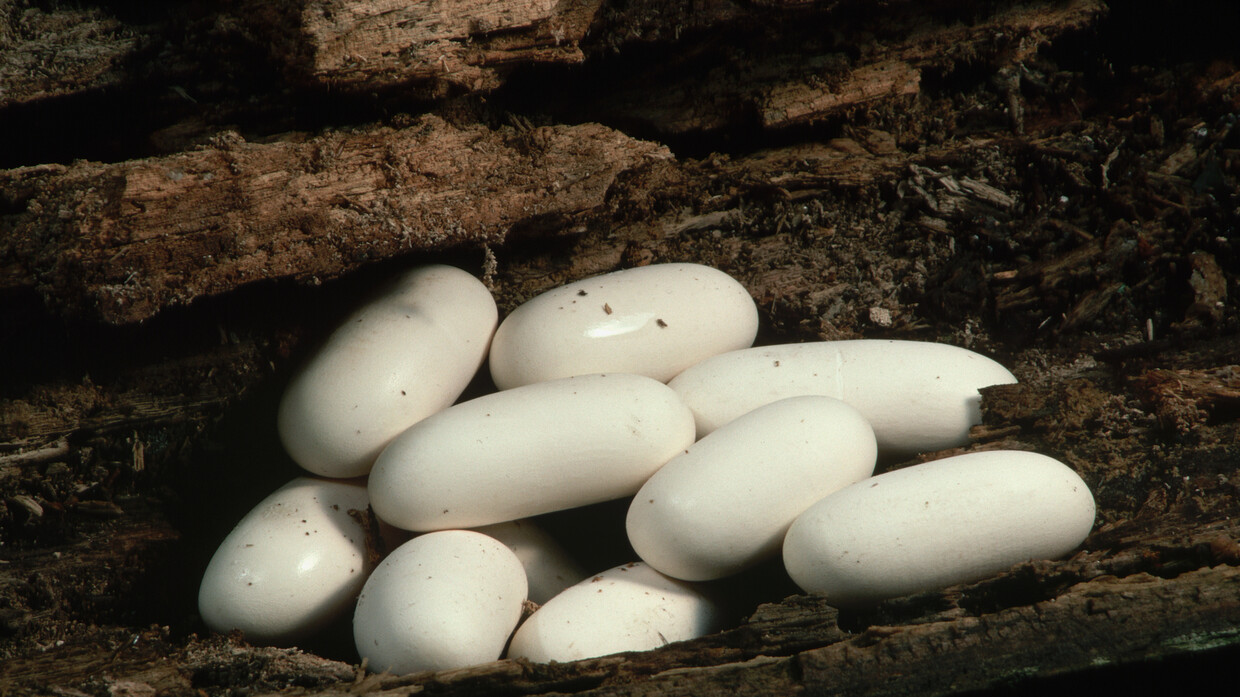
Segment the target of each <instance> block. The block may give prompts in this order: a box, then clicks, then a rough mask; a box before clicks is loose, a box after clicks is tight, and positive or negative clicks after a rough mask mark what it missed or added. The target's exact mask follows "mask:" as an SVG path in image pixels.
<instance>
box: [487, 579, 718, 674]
mask: <svg viewBox="0 0 1240 697" xmlns="http://www.w3.org/2000/svg"><path fill="white" fill-rule="evenodd" d="M724 623H725V617H724V612H723V611H722V610H721V608H720V606H719V605H718V604H717V603H716V602H715V601H713V600H712V599H711V598H710V597H709V596H707V595H705V594H704V593H702V592H701V591H700V590H699V589H697V588H695V587H694V586H693V585H691V584H687V583H684V582H682V581H677V580H675V579H671V578H668V577H667V576H664V575H663V574H660V573H659V572H657V571H655V570H654V569H652V568H650V567H649V566H647V565H645V564H642V563H640V562H639V563H634V564H626V565H624V566H618V567H615V568H613V569H608V570H607V571H604V572H603V573H601V574H598V575H597V576H593V577H591V578H588V579H586V580H585V581H582V582H581V583H578V584H577V585H575V586H573V587H572V588H569V589H568V590H566V591H564V592H563V593H561V594H559V595H557V596H556V597H554V598H552V599H551V600H550V601H548V602H547V604H546V605H543V606H542V607H541V608H539V609H538V610H537V611H536V612H535V613H534V614H533V615H530V617H529V618H528V619H526V620H525V622H524V623H523V624H522V625H521V627H520V628H519V629H518V630H517V633H516V634H514V635H513V637H512V644H511V645H509V647H508V657H509V658H525V659H527V660H530V661H535V662H537V663H547V662H550V661H559V662H565V661H576V660H581V659H583V658H594V657H596V656H605V655H608V654H612V653H619V652H621V651H646V650H649V649H655V648H658V647H660V646H663V645H665V644H669V643H671V642H673V641H684V640H687V639H694V638H697V637H700V636H705V635H707V634H710V633H711V632H715V631H718V630H720V629H722V628H723V627H724Z"/></svg>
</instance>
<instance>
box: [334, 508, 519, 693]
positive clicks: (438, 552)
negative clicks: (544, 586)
mask: <svg viewBox="0 0 1240 697" xmlns="http://www.w3.org/2000/svg"><path fill="white" fill-rule="evenodd" d="M525 592H526V581H525V570H524V569H523V568H522V567H521V562H520V561H519V560H518V559H517V557H516V555H515V554H513V553H512V550H510V549H508V548H507V547H505V546H504V545H503V544H502V543H500V542H499V541H497V540H495V539H492V538H490V537H488V536H486V535H483V534H482V533H478V532H472V531H468V530H445V531H442V532H434V533H429V534H426V535H420V536H418V537H415V538H413V539H412V540H410V541H409V542H406V543H405V544H403V545H401V546H400V547H398V548H397V549H396V550H395V551H393V552H392V553H391V554H389V555H388V557H387V558H386V559H384V560H383V562H382V563H381V564H379V567H378V568H377V569H375V571H374V573H373V574H371V576H370V579H369V580H367V581H366V587H365V588H363V589H362V594H361V597H359V598H358V600H357V610H356V611H355V612H354V614H353V640H354V643H355V644H356V645H357V652H358V654H359V655H361V656H362V658H365V659H366V660H367V663H368V665H369V668H370V670H373V671H375V672H383V671H388V672H391V673H394V674H397V675H401V674H405V673H413V672H417V671H422V670H448V669H452V668H463V667H465V666H470V665H475V664H478V663H487V662H489V661H494V660H496V659H498V658H499V657H500V654H501V653H503V651H504V644H505V643H507V641H508V637H509V636H510V635H511V634H512V630H513V628H514V627H516V626H517V622H518V621H519V620H520V619H521V607H522V604H523V603H524V602H525Z"/></svg>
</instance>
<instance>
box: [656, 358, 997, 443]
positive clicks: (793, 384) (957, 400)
mask: <svg viewBox="0 0 1240 697" xmlns="http://www.w3.org/2000/svg"><path fill="white" fill-rule="evenodd" d="M1013 382H1016V378H1015V377H1014V376H1013V375H1012V373H1011V372H1009V371H1008V369H1007V368H1004V367H1003V366H1001V365H999V364H998V363H996V362H995V361H993V360H991V359H989V358H986V357H985V356H981V355H979V354H976V353H973V352H972V351H969V350H968V349H963V348H959V347H957V346H950V345H948V344H935V343H929V342H921V341H887V340H875V339H862V340H856V341H826V342H816V343H807V344H784V345H780V346H763V347H756V348H751V349H745V350H742V351H733V352H731V353H725V354H721V355H718V356H714V357H713V358H708V359H706V360H705V361H702V362H701V363H699V364H697V365H695V366H693V367H692V368H689V369H687V370H685V371H684V372H683V373H681V374H680V375H678V376H676V378H675V379H673V380H672V381H671V382H670V383H668V384H669V386H670V387H671V388H672V389H674V390H676V392H677V393H678V394H680V396H681V398H682V399H684V401H685V404H688V405H689V408H690V409H692V410H693V414H694V417H695V418H696V420H697V432H698V438H702V437H704V436H705V435H706V434H708V433H710V432H711V431H714V430H715V429H716V428H718V427H720V426H722V425H723V424H725V423H727V422H729V421H731V420H732V419H735V418H736V417H738V416H740V415H741V414H744V413H746V412H749V411H752V410H754V409H756V408H758V407H760V406H762V405H763V404H769V403H771V402H774V401H776V400H778V399H784V398H786V397H794V396H797V395H805V394H819V395H826V396H828V397H835V398H836V399H840V400H843V401H845V402H847V403H849V404H850V405H852V406H853V407H855V408H856V409H857V411H860V412H861V414H862V416H864V417H865V418H866V420H868V421H869V422H870V425H871V426H873V427H874V435H875V437H876V438H877V439H878V449H879V452H880V453H882V454H888V455H893V456H900V457H907V456H909V455H913V454H916V453H918V452H926V451H933V450H942V449H944V448H953V447H958V446H961V445H964V444H966V443H968V442H969V428H971V427H972V426H974V425H976V424H979V423H981V418H982V416H981V395H980V394H979V393H978V389H979V388H982V387H988V386H990V385H1000V384H1006V383H1013Z"/></svg>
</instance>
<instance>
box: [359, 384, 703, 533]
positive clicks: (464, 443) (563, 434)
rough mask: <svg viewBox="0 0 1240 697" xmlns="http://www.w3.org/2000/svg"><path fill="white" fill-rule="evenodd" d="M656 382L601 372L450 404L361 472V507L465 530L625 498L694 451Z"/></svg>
mask: <svg viewBox="0 0 1240 697" xmlns="http://www.w3.org/2000/svg"><path fill="white" fill-rule="evenodd" d="M693 432H694V427H693V415H692V414H691V413H690V412H689V409H688V407H686V406H685V405H684V404H682V403H681V401H680V399H679V398H678V397H677V396H676V393H675V392H672V390H671V389H670V388H668V387H667V385H664V384H663V383H661V382H659V381H657V380H653V379H651V378H647V377H643V376H640V375H628V374H623V373H620V374H610V373H609V374H607V375H582V376H578V377H572V378H565V379H562V380H553V381H550V382H540V383H536V384H533V385H526V386H524V387H518V388H515V389H511V390H505V391H503V392H497V393H495V394H490V395H487V396H484V397H479V398H477V399H473V400H470V401H468V402H464V403H461V404H458V405H456V406H454V407H451V408H449V409H445V410H444V411H442V412H440V413H438V414H435V415H434V416H431V417H429V418H427V419H425V420H423V421H421V422H420V423H418V424H415V425H414V426H413V427H411V428H410V429H409V430H407V431H405V432H404V433H402V434H401V435H400V436H399V437H397V438H396V439H395V440H394V441H392V444H391V445H390V446H388V448H387V449H386V450H384V451H383V454H382V455H380V456H379V459H378V460H377V461H376V462H375V466H374V470H373V471H372V472H371V475H370V483H369V486H370V495H371V505H372V506H373V507H374V510H375V513H376V514H377V515H378V516H379V517H380V518H382V519H383V520H385V521H387V522H388V523H391V524H392V525H396V526H397V527H402V528H406V529H408V530H445V529H450V528H472V527H478V526H481V525H490V524H492V523H500V522H503V521H506V520H518V519H521V518H528V517H530V516H533V515H538V514H541V513H550V512H552V511H558V510H563V509H566V508H575V507H577V506H585V505H587V504H591V503H598V502H600V501H607V500H611V499H616V498H620V497H623V496H631V495H632V494H633V493H635V492H636V491H637V490H638V489H639V488H640V487H641V485H642V483H644V482H645V481H646V479H648V478H649V477H650V475H651V474H653V473H654V471H655V470H657V469H658V468H659V467H661V466H662V465H663V464H664V463H665V462H667V461H668V460H670V459H671V458H672V456H674V455H675V454H677V453H679V452H681V451H683V450H684V449H685V448H687V447H689V445H690V444H692V443H693Z"/></svg>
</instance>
